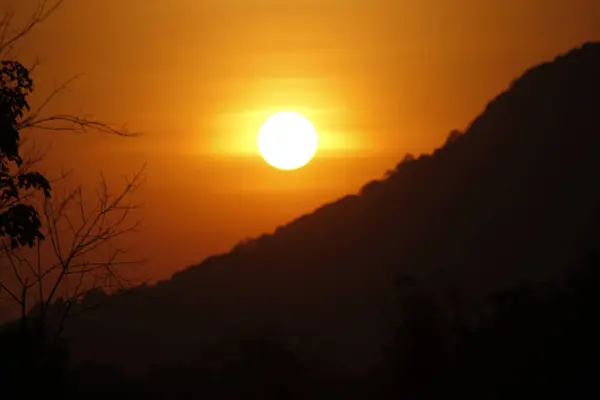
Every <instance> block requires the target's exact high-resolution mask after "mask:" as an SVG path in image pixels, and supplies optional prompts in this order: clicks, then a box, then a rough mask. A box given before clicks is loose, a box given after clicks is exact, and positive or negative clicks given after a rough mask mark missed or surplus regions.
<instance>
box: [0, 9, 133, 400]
mask: <svg viewBox="0 0 600 400" xmlns="http://www.w3.org/2000/svg"><path fill="white" fill-rule="evenodd" d="M62 3H63V1H62V0H56V1H50V0H40V1H39V2H38V3H37V5H36V6H35V8H34V10H33V12H32V14H31V15H30V17H29V19H28V20H27V22H26V23H25V24H24V25H23V26H21V27H18V28H16V29H13V26H12V25H13V24H12V23H13V17H14V15H15V14H14V12H13V11H12V9H7V10H5V12H4V15H3V17H2V19H0V59H1V60H2V61H0V273H2V274H1V275H0V301H8V302H9V305H12V308H11V309H14V308H15V306H17V307H18V314H12V315H11V316H12V317H15V316H18V317H19V318H18V319H17V320H16V321H13V322H11V323H6V322H7V321H6V316H2V320H0V323H5V325H4V326H1V327H0V388H1V390H2V391H3V395H4V394H9V395H10V394H12V395H17V394H18V396H22V397H27V395H33V396H35V398H39V397H41V396H42V395H44V394H48V393H51V394H57V395H60V390H61V388H63V385H62V383H63V380H62V379H63V378H64V377H65V368H66V364H67V360H68V357H67V351H66V347H65V343H64V340H63V339H62V335H61V334H62V327H63V323H64V320H65V318H67V317H68V316H69V315H71V314H72V313H71V311H72V310H73V305H74V304H75V303H77V302H78V301H80V300H81V299H82V297H83V295H84V294H85V292H86V291H88V290H90V289H92V288H98V287H102V288H105V287H109V286H110V285H111V284H114V283H115V282H116V283H117V285H118V286H119V287H123V286H124V284H125V282H124V281H123V279H122V277H121V276H120V274H119V272H118V269H117V267H118V266H121V265H129V264H130V263H131V262H132V261H131V260H127V261H125V260H122V259H121V258H120V257H121V256H122V253H123V249H122V248H118V247H115V246H112V244H113V240H114V239H115V238H117V237H120V236H122V235H123V234H126V233H128V232H131V231H133V230H135V228H136V227H137V226H138V224H139V222H138V221H134V222H131V221H130V215H131V212H132V211H133V210H134V209H135V208H136V207H137V205H136V204H133V203H131V202H130V201H129V200H130V199H129V197H130V194H131V193H132V192H133V191H134V190H135V189H136V188H137V187H138V185H139V184H140V183H141V172H140V173H137V174H134V176H133V177H132V178H131V179H129V180H128V181H127V182H126V183H125V187H124V189H123V190H122V191H120V192H117V194H116V195H115V194H111V193H110V191H109V189H108V186H107V184H106V182H105V181H104V180H103V181H102V185H101V187H100V191H99V193H98V200H97V203H96V204H93V205H92V206H90V205H89V204H87V200H86V199H85V198H84V195H83V188H82V187H77V188H75V189H74V190H72V191H70V192H69V193H67V194H66V195H65V196H58V197H57V196H55V194H54V193H53V192H52V187H51V181H50V180H49V179H48V178H47V177H46V176H44V175H43V174H42V173H40V172H38V171H36V170H35V166H36V164H37V162H38V161H40V159H39V158H37V157H36V156H35V155H29V156H24V155H22V154H21V149H22V143H23V140H22V135H21V134H22V132H23V131H24V130H26V129H35V130H47V131H62V130H69V131H86V130H89V129H93V130H96V131H99V132H104V133H111V134H116V135H120V136H132V135H134V134H132V133H130V132H128V131H126V130H124V129H119V128H115V127H112V126H110V125H108V124H105V123H103V122H101V121H97V120H94V119H90V118H86V117H79V116H76V115H72V114H55V115H52V114H50V115H48V114H46V113H45V110H46V107H47V106H48V105H49V104H50V103H51V102H52V100H53V99H54V98H55V97H56V96H57V95H58V94H60V93H61V92H62V91H63V90H64V89H66V87H67V85H68V84H69V83H70V82H72V79H70V80H68V81H67V82H66V83H65V84H63V85H61V86H59V87H58V88H57V89H55V90H54V91H52V92H51V93H50V94H49V95H48V96H47V97H46V98H45V100H44V101H42V102H41V105H40V106H39V107H37V108H36V109H31V108H30V106H29V97H30V96H31V94H32V93H33V91H34V83H33V79H32V78H31V76H30V72H31V70H32V69H33V68H35V66H36V65H37V62H35V63H34V65H33V66H32V67H30V68H27V67H25V66H24V65H23V64H22V63H21V62H19V61H15V60H13V59H12V56H11V54H12V52H13V50H14V48H15V46H16V45H17V44H18V42H19V41H20V40H21V39H22V38H24V37H25V36H27V34H29V32H31V31H32V30H33V29H34V28H35V27H37V26H38V25H39V24H41V23H42V22H44V21H45V20H46V19H47V18H49V17H50V16H51V15H52V14H53V13H54V12H55V11H56V10H57V9H58V7H59V6H61V5H62ZM59 178H60V177H59ZM43 244H47V245H48V246H49V247H50V248H51V249H52V253H53V254H54V258H55V260H45V259H43V255H42V254H43V253H42V251H41V247H42V245H43ZM35 303H37V305H36V304H35ZM88 306H89V304H88ZM81 311H83V309H82V307H79V308H78V309H77V312H81ZM24 377H27V378H26V379H27V380H30V381H31V382H30V384H29V385H22V383H23V382H24ZM9 397H10V396H9Z"/></svg>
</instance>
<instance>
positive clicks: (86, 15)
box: [0, 0, 600, 278]
mask: <svg viewBox="0 0 600 400" xmlns="http://www.w3.org/2000/svg"><path fill="white" fill-rule="evenodd" d="M6 3H13V4H18V5H17V9H19V10H20V11H25V7H24V6H23V5H31V4H34V3H35V1H34V0H19V1H12V2H10V1H6V0H3V1H0V4H4V5H5V4H6ZM597 21H600V1H597V0H527V1H523V0H519V1H517V0H487V1H481V0H421V1H405V0H364V1H363V0H354V1H352V0H285V1H284V0H278V1H276V0H269V1H267V0H169V1H167V0H119V1H117V0H85V1H84V0H78V1H76V0H67V1H66V2H65V4H64V5H63V7H62V8H61V9H59V11H57V13H56V14H55V15H54V17H53V18H52V19H50V20H48V21H47V22H46V23H45V24H44V25H43V26H41V27H39V29H37V30H36V31H34V32H33V33H32V35H31V36H29V37H28V38H27V40H26V41H24V42H22V45H21V47H20V48H19V49H18V55H19V57H20V58H21V59H22V60H24V61H26V62H27V61H30V60H32V59H33V57H34V56H39V57H40V58H41V60H42V64H41V65H40V66H39V67H38V68H37V69H36V71H35V73H34V75H33V78H34V80H35V82H36V85H37V90H36V94H35V97H34V99H33V103H35V102H36V101H40V100H41V99H42V98H43V97H44V93H48V92H49V91H50V90H52V87H53V85H55V84H57V83H60V82H62V81H64V80H65V79H68V78H70V77H71V76H73V75H75V74H78V73H83V76H82V77H81V78H79V79H78V80H77V81H76V82H75V83H74V84H73V85H72V86H71V90H70V92H69V93H65V94H64V95H63V96H62V97H60V98H58V99H57V100H56V101H55V102H54V103H53V111H59V112H72V113H85V114H93V115H94V116H96V117H97V118H100V119H102V120H105V121H107V122H114V123H117V124H124V123H126V124H127V125H128V126H129V127H130V128H131V129H133V130H138V131H142V132H143V133H144V135H143V136H141V137H137V138H133V139H124V138H115V137H100V136H97V135H92V134H90V135H88V134H86V135H80V136H76V135H71V134H64V133H63V134H60V135H59V134H48V133H44V134H36V135H35V140H36V141H38V142H39V143H46V142H47V141H48V140H51V141H52V143H53V147H52V150H51V153H50V155H49V157H48V159H47V160H46V165H45V168H46V169H47V171H55V170H56V169H57V167H59V166H62V167H66V168H73V167H74V168H76V177H77V178H78V179H79V180H80V181H83V182H85V183H86V185H88V184H89V185H90V187H91V189H93V184H94V183H95V180H96V179H97V177H98V176H99V173H100V172H101V171H103V172H105V173H106V174H107V175H108V176H109V177H110V178H111V179H113V178H115V177H118V176H119V175H120V174H122V173H127V172H132V171H134V170H135V169H137V168H139V167H140V166H141V165H142V164H143V163H144V162H147V165H148V166H147V172H146V177H147V182H146V185H145V186H144V188H143V189H142V191H141V192H140V193H139V195H140V196H141V197H143V198H144V201H145V209H144V219H145V228H144V230H143V231H142V232H141V233H140V234H139V235H138V236H137V237H135V238H134V240H133V241H132V242H133V243H132V244H133V246H134V247H135V248H136V249H137V250H136V251H138V252H140V254H143V255H144V256H146V257H148V258H149V259H150V261H151V262H150V264H149V265H148V270H147V275H151V276H153V277H156V278H165V277H167V276H168V275H170V274H171V273H172V272H173V271H174V270H177V269H181V268H183V267H185V266H186V265H187V264H191V263H195V262H199V261H201V260H202V259H203V258H204V257H205V256H207V255H209V254H211V253H215V252H222V251H226V250H228V249H229V248H230V247H231V246H233V245H234V244H235V243H236V242H237V241H238V240H240V239H242V238H244V237H247V236H255V235H257V234H260V233H263V232H270V231H272V230H273V229H274V228H275V227H276V226H278V225H282V224H284V223H285V222H287V221H289V220H291V219H293V218H294V217H296V216H299V215H301V214H302V213H305V212H309V211H311V210H313V209H315V208H316V207H318V206H319V205H321V204H323V203H324V202H327V201H332V200H335V199H336V198H338V197H341V196H342V195H344V194H347V193H352V192H356V191H357V190H358V189H359V187H360V186H361V185H362V184H364V183H366V182H367V181H368V180H371V179H375V178H379V177H382V176H383V174H384V173H385V171H386V170H387V169H391V168H393V167H394V165H395V164H396V163H397V162H398V161H399V160H400V159H401V158H402V157H403V155H404V153H406V152H413V153H420V152H428V151H430V150H432V149H433V148H434V147H436V146H438V145H440V144H441V143H442V142H443V140H444V139H445V137H446V136H447V134H448V133H449V132H450V130H452V129H455V128H458V129H463V128H465V127H466V126H467V124H468V123H469V122H470V121H471V120H472V119H473V118H474V117H475V116H476V115H477V114H478V113H479V112H481V111H482V110H483V108H484V106H485V104H486V103H487V101H488V100H490V99H491V98H492V97H494V96H495V95H496V94H498V93H499V92H500V91H501V90H503V89H505V88H506V87H507V86H508V84H509V83H510V82H511V80H512V79H513V78H515V77H516V76H518V75H519V74H520V73H522V72H523V71H524V70H525V69H526V68H528V67H530V66H532V65H534V64H537V63H539V62H541V61H545V60H550V59H552V58H554V57H555V56H556V55H558V54H559V53H562V52H565V51H567V50H569V49H570V48H572V47H575V46H579V45H580V44H581V43H583V42H585V41H590V40H600V24H598V23H597ZM282 109H292V110H296V111H300V112H302V113H304V114H305V115H306V116H307V117H309V118H310V119H311V120H312V121H313V123H314V124H315V127H316V128H317V130H318V131H319V133H320V143H321V145H322V146H321V148H320V149H319V151H318V153H317V155H316V158H315V159H314V160H313V162H311V163H310V164H309V165H308V166H307V167H305V168H303V169H300V170H298V171H294V172H283V171H278V170H275V169H273V168H272V167H269V166H268V165H266V164H265V163H264V162H263V161H262V160H261V159H260V158H259V156H258V153H257V150H256V135H257V131H258V128H259V127H260V125H261V123H262V122H263V120H264V119H265V118H266V117H267V116H268V115H269V114H270V113H272V112H275V111H279V110H282ZM51 111H52V110H51ZM115 184H117V182H116V181H115Z"/></svg>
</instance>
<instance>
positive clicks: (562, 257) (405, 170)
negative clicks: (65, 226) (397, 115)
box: [66, 43, 600, 376]
mask: <svg viewBox="0 0 600 400" xmlns="http://www.w3.org/2000/svg"><path fill="white" fill-rule="evenodd" d="M599 105H600V43H587V44H585V45H583V46H582V47H580V48H578V49H575V50H573V51H571V52H569V53H567V54H565V55H563V56H561V57H558V58H557V59H555V60H554V61H552V62H548V63H544V64H542V65H539V66H536V67H535V68H532V69H530V70H529V71H527V72H526V73H525V74H524V75H523V76H522V77H520V78H519V79H517V80H516V81H514V82H513V83H512V84H511V85H510V88H509V89H508V90H507V91H505V92H504V93H502V94H501V95H499V96H498V97H496V98H495V99H494V100H492V101H491V102H490V103H489V104H488V105H487V107H486V108H485V110H484V111H483V113H482V114H481V115H480V116H478V117H477V118H476V119H475V120H474V121H473V122H472V124H471V125H470V126H469V127H468V129H466V131H465V132H464V133H460V132H458V131H453V132H452V133H451V134H450V136H449V137H448V140H447V142H446V143H445V144H444V145H443V146H442V147H440V148H439V149H437V150H436V151H434V152H433V153H432V154H429V155H422V156H419V157H417V158H414V157H411V156H407V157H406V158H405V159H404V160H403V161H402V162H401V163H399V164H398V166H397V167H396V168H395V169H394V170H393V171H391V172H390V173H389V174H388V175H387V177H386V178H385V179H382V180H379V181H374V182H371V183H369V184H367V185H365V186H364V187H363V188H362V190H361V192H360V194H358V195H350V196H346V197H344V198H342V199H339V200H337V201H335V202H333V203H331V204H327V205H325V206H323V207H321V208H319V209H318V210H316V211H315V212H313V213H311V214H309V215H305V216H302V217H301V218H298V219H297V220H295V221H293V222H291V223H289V224H287V225H285V226H283V227H281V228H279V229H277V230H276V231H275V232H274V233H273V234H270V235H263V236H261V237H259V238H256V239H254V240H250V241H248V242H246V243H244V244H242V245H239V246H237V247H236V248H234V249H233V250H232V251H231V252H229V253H227V254H223V255H219V256H215V257H211V258H208V259H206V260H205V261H204V262H202V263H201V264H199V265H196V266H193V267H190V268H188V269H186V270H184V271H182V272H180V273H177V274H175V275H174V276H173V277H172V278H171V279H170V280H168V281H164V282H160V283H158V284H157V285H155V286H151V287H143V288H140V289H139V290H137V291H135V292H134V293H133V294H132V295H131V296H127V297H123V298H122V299H120V300H119V301H114V302H110V303H107V304H106V306H105V307H101V308H99V309H97V310H95V311H94V312H90V313H87V314H82V315H81V316H80V317H79V318H77V319H73V321H72V322H70V323H69V324H68V325H67V327H66V334H67V337H68V338H69V340H70V341H71V345H72V355H73V357H74V358H75V359H78V360H93V361H96V362H102V363H116V364H119V365H123V366H126V367H127V368H128V369H130V370H132V371H134V370H140V369H145V368H147V367H148V366H151V365H158V364H162V363H167V362H180V361H185V360H188V359H190V358H192V357H195V355H196V354H200V353H201V352H202V351H203V349H206V348H208V347H211V345H212V344H213V343H215V342H217V341H219V340H220V339H221V338H222V337H227V336H230V335H243V334H245V333H248V334H251V333H253V332H259V331H260V330H261V329H263V327H264V326H276V327H277V329H278V332H279V333H280V335H281V337H283V338H285V340H286V341H287V342H288V343H291V344H293V345H294V346H300V347H302V348H303V349H308V350H306V351H305V353H311V354H312V353H313V352H314V353H318V354H320V358H319V360H318V363H317V364H318V365H320V366H321V367H322V368H324V369H326V370H327V372H328V374H330V375H332V376H333V375H334V372H338V373H339V375H340V376H347V374H354V373H361V372H364V371H365V370H367V369H368V368H369V367H371V366H373V365H376V364H377V362H378V361H379V360H380V359H381V356H382V354H381V349H382V345H383V344H385V343H386V342H387V341H388V330H389V329H388V328H389V326H388V320H387V316H388V307H389V305H390V304H393V301H394V295H395V292H396V287H395V285H394V281H395V280H396V278H398V277H400V276H403V275H410V276H413V277H414V279H417V280H418V281H419V282H421V283H423V284H425V285H426V286H427V291H428V292H429V293H432V301H433V302H434V303H435V302H437V303H438V304H440V305H442V306H445V307H447V308H448V309H450V308H460V309H461V310H472V313H473V314H477V313H478V312H480V310H479V308H478V307H479V305H480V304H482V303H481V301H482V299H484V298H485V297H486V296H487V295H488V294H489V293H492V292H495V291H498V290H506V289H510V288H512V287H513V286H515V285H516V284H518V283H519V282H520V281H522V280H530V281H532V282H541V281H544V280H547V279H550V278H552V277H555V276H560V275H561V274H563V273H564V272H566V271H565V269H567V268H568V266H571V265H576V264H578V263H580V261H581V258H582V257H583V256H584V255H585V254H586V253H587V252H588V251H589V250H591V249H594V248H596V247H597V245H598V244H600V240H599V239H600V230H599V228H600V201H599V200H600V190H597V188H596V182H597V177H598V176H600V175H599V172H600V157H598V154H600V120H599V119H598V115H599V111H600V106H599ZM93 296H102V294H99V293H94V294H90V298H89V299H87V301H88V302H92V301H94V300H93V299H92V297H93ZM450 305H451V306H452V307H449V306H450ZM308 362H310V360H309V361H308Z"/></svg>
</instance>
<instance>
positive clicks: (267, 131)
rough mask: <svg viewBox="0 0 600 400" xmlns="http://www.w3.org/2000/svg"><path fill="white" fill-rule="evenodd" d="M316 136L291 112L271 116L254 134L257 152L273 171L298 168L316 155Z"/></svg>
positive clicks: (312, 128) (313, 130) (305, 119)
mask: <svg viewBox="0 0 600 400" xmlns="http://www.w3.org/2000/svg"><path fill="white" fill-rule="evenodd" d="M317 146H318V137H317V131H316V130H315V128H314V126H313V124H312V123H311V122H310V121H309V120H308V119H307V118H305V117H304V116H302V115H300V114H298V113H296V112H291V111H283V112H279V113H277V114H274V115H272V116H271V117H270V118H269V119H268V120H267V121H266V122H265V123H264V124H263V125H262V127H261V128H260V131H259V133H258V151H259V152H260V155H261V156H262V157H263V158H264V160H265V161H266V162H267V163H268V164H270V165H272V166H274V167H275V168H279V169H283V170H293V169H298V168H300V167H302V166H304V165H306V164H308V162H309V161H310V160H311V159H312V158H313V156H314V155H315V153H316V152H317Z"/></svg>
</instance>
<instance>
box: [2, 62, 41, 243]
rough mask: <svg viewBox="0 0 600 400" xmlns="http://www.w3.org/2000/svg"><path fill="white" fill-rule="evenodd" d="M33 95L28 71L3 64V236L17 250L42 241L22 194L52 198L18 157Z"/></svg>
mask: <svg viewBox="0 0 600 400" xmlns="http://www.w3.org/2000/svg"><path fill="white" fill-rule="evenodd" d="M32 91H33V81H32V80H31V78H30V77H29V71H28V70H27V68H25V67H24V66H23V65H22V64H20V63H19V62H16V61H2V62H0V236H6V237H9V238H10V245H11V247H12V248H13V249H14V248H16V247H19V246H25V245H28V246H30V247H33V246H34V244H35V241H36V240H37V239H43V235H42V233H41V232H40V228H41V221H40V216H39V213H38V211H37V210H36V209H35V208H34V207H33V206H32V205H30V204H27V203H26V202H25V201H24V199H23V195H22V192H23V191H29V192H30V191H31V190H36V191H42V192H43V193H44V195H45V196H46V197H50V183H49V182H48V180H47V179H46V178H45V177H44V176H43V175H42V174H40V173H39V172H33V171H29V170H27V166H26V165H24V162H23V159H22V158H21V155H20V153H19V149H20V143H21V137H20V132H19V126H20V123H21V121H22V120H23V118H24V115H25V113H26V112H27V111H28V110H29V104H28V103H27V96H28V95H29V94H31V92H32Z"/></svg>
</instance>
